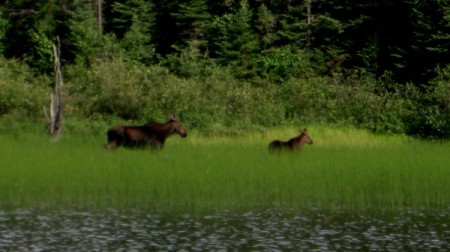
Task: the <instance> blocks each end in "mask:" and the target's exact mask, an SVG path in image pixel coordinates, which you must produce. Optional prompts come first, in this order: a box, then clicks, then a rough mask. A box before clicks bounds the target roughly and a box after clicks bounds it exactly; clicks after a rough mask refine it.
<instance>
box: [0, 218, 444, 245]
mask: <svg viewBox="0 0 450 252" xmlns="http://www.w3.org/2000/svg"><path fill="white" fill-rule="evenodd" d="M449 225H450V210H440V211H437V210H436V211H423V212H420V211H412V210H410V211H408V210H402V211H397V212H395V213H378V214H349V213H348V212H347V213H346V212H336V213H325V212H323V211H320V210H309V211H300V212H298V211H297V212H295V211H289V210H278V209H271V210H266V211H260V212H246V213H241V214H237V213H231V212H222V213H217V214H213V215H202V216H192V215H182V214H180V215H173V214H151V213H145V212H140V211H115V210H102V211H92V212H80V211H54V212H44V211H36V210H24V209H21V210H16V211H8V212H5V211H0V251H44V250H52V251H53V250H57V251H61V250H70V251H92V250H96V251H97V250H115V251H129V250H134V251H149V250H151V251H155V250H160V251H180V250H188V251H204V250H208V251H209V250H214V251H217V250H253V251H291V250H296V251H348V250H371V251H373V250H376V251H379V250H382V251H398V250H401V251H430V250H433V251H441V250H442V251H444V250H446V249H447V248H449V247H450V226H449Z"/></svg>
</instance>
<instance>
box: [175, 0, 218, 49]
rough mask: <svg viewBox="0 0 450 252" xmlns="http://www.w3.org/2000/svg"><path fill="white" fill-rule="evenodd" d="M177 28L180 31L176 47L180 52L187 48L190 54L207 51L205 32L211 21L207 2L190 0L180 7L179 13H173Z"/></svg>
mask: <svg viewBox="0 0 450 252" xmlns="http://www.w3.org/2000/svg"><path fill="white" fill-rule="evenodd" d="M172 16H174V17H175V20H176V24H177V28H178V30H179V31H180V32H179V36H178V41H177V43H176V44H175V45H174V47H175V48H176V49H177V50H178V51H182V50H184V49H185V48H187V49H188V51H189V54H191V55H198V54H200V53H201V51H204V50H205V47H206V44H207V41H206V39H205V32H206V28H207V24H208V22H209V21H210V19H211V16H210V15H209V13H208V7H207V5H206V0H190V1H187V2H183V3H181V4H180V5H179V9H178V12H176V13H173V14H172Z"/></svg>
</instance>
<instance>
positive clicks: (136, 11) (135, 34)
mask: <svg viewBox="0 0 450 252" xmlns="http://www.w3.org/2000/svg"><path fill="white" fill-rule="evenodd" d="M112 7H113V11H115V12H117V13H118V14H119V15H117V17H116V18H114V19H113V20H111V23H113V24H114V25H115V26H116V27H118V28H120V29H122V30H123V31H124V32H123V35H122V46H123V49H124V50H125V52H126V54H125V55H126V58H128V59H131V60H137V61H140V62H145V63H150V62H151V61H152V60H153V58H154V56H155V54H154V46H153V45H152V34H151V33H152V31H153V29H154V25H155V16H154V6H153V3H152V2H151V1H145V0H127V1H125V2H124V3H120V2H115V3H114V4H113V5H112ZM119 36H120V34H119Z"/></svg>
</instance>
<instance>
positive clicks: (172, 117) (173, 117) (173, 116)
mask: <svg viewBox="0 0 450 252" xmlns="http://www.w3.org/2000/svg"><path fill="white" fill-rule="evenodd" d="M167 120H168V121H170V120H174V121H176V120H177V116H176V115H175V114H169V115H168V116H167Z"/></svg>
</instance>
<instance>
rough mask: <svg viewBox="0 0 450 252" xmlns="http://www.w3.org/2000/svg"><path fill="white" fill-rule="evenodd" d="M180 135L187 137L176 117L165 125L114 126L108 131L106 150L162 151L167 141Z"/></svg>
mask: <svg viewBox="0 0 450 252" xmlns="http://www.w3.org/2000/svg"><path fill="white" fill-rule="evenodd" d="M173 134H178V135H180V136H181V137H186V136H187V132H186V129H185V128H184V127H183V126H182V125H181V123H180V122H179V121H178V120H176V119H175V117H174V116H173V117H169V120H168V121H167V122H165V123H157V122H149V123H147V124H145V125H142V126H114V127H112V128H110V129H109V130H108V131H107V137H108V143H107V144H106V146H105V147H106V148H107V149H109V150H111V149H115V148H117V147H119V146H123V147H127V148H145V147H150V148H151V149H162V148H163V147H164V143H165V142H166V139H167V138H168V137H169V136H171V135H173Z"/></svg>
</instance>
